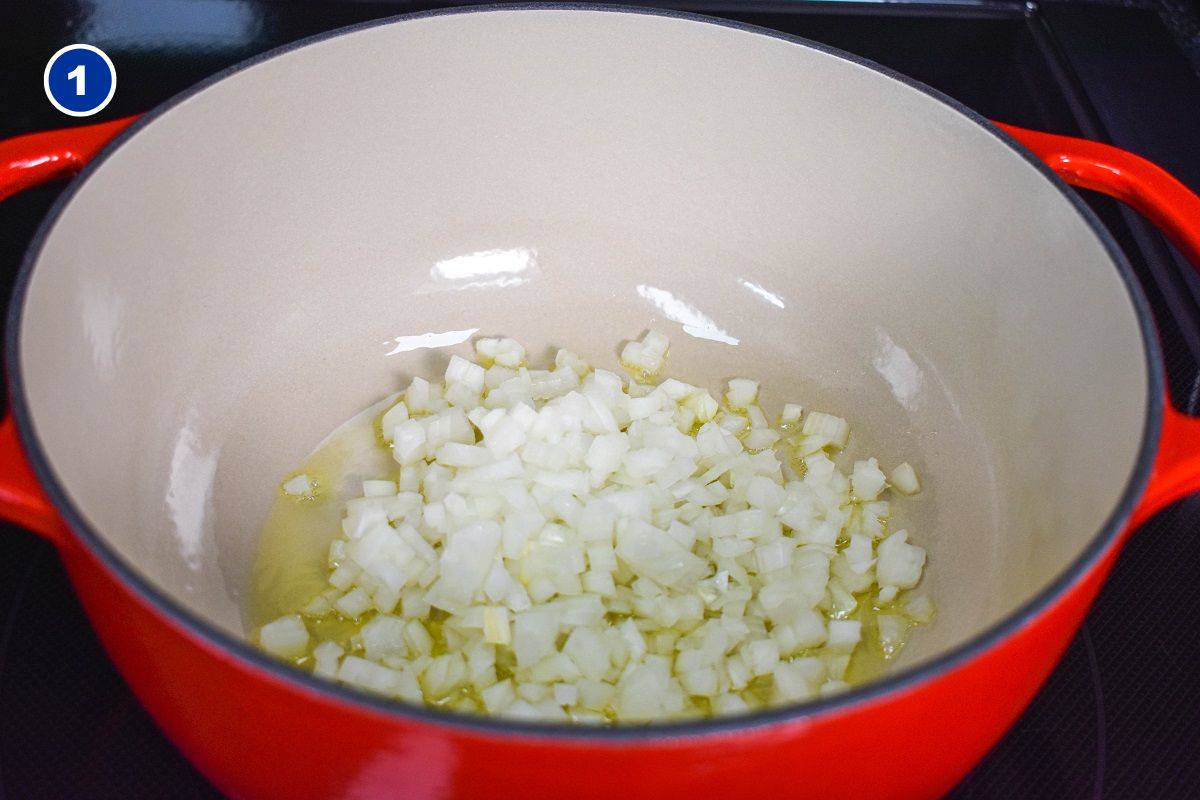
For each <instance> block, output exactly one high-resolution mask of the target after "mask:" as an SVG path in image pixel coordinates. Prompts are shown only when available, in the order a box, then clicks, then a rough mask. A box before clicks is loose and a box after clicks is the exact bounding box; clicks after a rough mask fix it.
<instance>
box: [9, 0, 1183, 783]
mask: <svg viewBox="0 0 1200 800" xmlns="http://www.w3.org/2000/svg"><path fill="white" fill-rule="evenodd" d="M1171 1H1172V2H1174V3H1175V5H1177V6H1178V5H1179V3H1178V1H1177V0H1171ZM663 4H664V3H660V5H663ZM0 5H3V6H4V8H3V9H0V137H4V136H11V135H13V134H16V133H21V132H25V131H30V130H38V129H44V128H51V127H64V126H66V125H69V124H78V123H77V122H75V121H72V120H69V119H67V118H66V117H63V116H62V115H60V114H58V112H56V111H54V110H53V109H52V108H51V107H50V105H49V104H48V103H47V101H46V99H45V97H44V95H43V94H42V87H41V74H42V69H43V66H44V64H45V62H46V59H47V58H48V57H49V56H50V54H51V53H53V52H54V51H55V50H57V49H58V48H59V47H61V46H63V45H65V44H69V43H71V42H75V41H82V42H89V43H92V44H96V45H99V46H100V47H102V48H104V49H105V51H106V52H107V53H108V54H109V55H110V56H111V57H112V58H113V60H114V62H116V64H117V69H118V71H119V76H120V82H119V87H118V90H117V93H116V97H115V99H114V100H113V102H112V105H111V106H110V107H109V108H108V109H106V110H105V111H104V112H103V113H102V114H101V115H100V116H99V117H98V118H96V119H93V120H88V121H97V119H112V118H115V117H118V116H122V115H124V114H131V113H135V112H138V111H142V110H145V109H147V108H150V107H151V106H153V105H155V104H156V103H158V102H160V101H161V100H163V99H165V98H167V97H169V96H170V95H172V94H174V93H175V92H177V91H179V90H181V89H183V88H185V87H187V86H189V85H190V84H192V83H194V82H196V81H197V80H199V79H200V78H202V77H204V76H206V75H208V74H211V73H212V72H214V71H216V70H218V69H220V68H221V67H224V66H226V65H228V64H231V63H234V62H236V61H238V60H241V59H242V58H245V57H247V56H249V55H252V54H254V53H258V52H261V51H263V50H265V49H268V48H270V47H272V46H275V45H277V44H281V43H284V42H287V41H291V40H294V39H297V38H300V37H302V36H306V35H309V34H312V33H316V32H319V31H322V30H328V29H331V28H335V27H339V26H341V25H344V24H349V23H352V22H356V21H360V20H365V19H371V18H375V17H381V16H386V15H390V14H394V13H399V12H402V11H407V10H414V9H420V8H428V7H430V6H432V5H436V4H434V3H411V2H375V3H370V2H333V1H331V0H326V1H324V2H315V1H313V0H308V1H305V2H266V1H264V0H240V1H235V0H140V1H134V0H47V1H46V2H29V3H20V2H17V0H9V2H0ZM668 5H672V6H674V7H680V8H687V9H691V10H697V11H702V12H706V13H713V14H719V15H722V16H730V17H735V18H738V19H742V20H745V21H748V22H752V23H756V24H759V25H765V26H768V27H773V28H779V29H782V30H787V31H789V32H793V33H797V34H799V35H802V36H805V37H808V38H810V39H815V40H817V41H820V42H824V43H828V44H831V45H834V46H836V47H841V48H844V49H846V50H850V51H852V52H854V53H858V54H860V55H863V56H866V57H868V58H871V59H874V60H876V61H879V62H880V63H882V64H885V65H887V66H889V67H892V68H894V69H897V70H899V71H901V72H904V73H907V74H909V75H911V76H913V77H915V78H917V79H918V80H921V81H924V82H926V83H929V84H930V85H932V86H934V87H936V88H938V89H940V90H942V91H943V92H946V93H947V94H949V95H951V96H953V97H955V98H957V99H959V100H961V101H962V102H964V103H966V104H967V105H969V106H971V107H973V108H975V109H977V110H978V111H980V112H982V113H983V114H985V115H988V116H990V117H993V118H996V119H1000V120H1003V121H1006V122H1011V123H1015V124H1018V125H1024V126H1027V127H1034V128H1041V129H1044V130H1050V131H1055V132H1060V133H1069V134H1084V135H1088V136H1091V137H1094V138H1100V139H1105V140H1108V141H1112V142H1114V143H1116V144H1118V145H1121V146H1123V147H1126V148H1129V149H1132V150H1136V151H1138V152H1140V153H1142V154H1144V155H1147V156H1149V157H1150V158H1152V159H1154V160H1155V161H1157V162H1159V163H1160V164H1162V165H1163V166H1165V167H1167V168H1168V169H1170V170H1172V171H1173V172H1175V174H1176V175H1177V176H1179V177H1180V178H1181V179H1183V180H1184V181H1185V182H1187V183H1189V184H1190V185H1191V186H1192V187H1193V188H1194V189H1200V144H1198V143H1200V79H1197V76H1196V74H1195V72H1193V71H1192V69H1191V67H1190V65H1189V62H1188V61H1187V59H1186V58H1185V57H1184V55H1183V52H1182V50H1181V49H1180V48H1179V46H1178V42H1179V39H1178V38H1172V36H1171V35H1170V34H1169V32H1168V30H1167V28H1166V27H1165V26H1164V25H1163V23H1162V22H1161V21H1160V18H1159V16H1158V14H1157V13H1156V12H1155V11H1154V10H1153V9H1152V8H1150V7H1143V8H1125V7H1118V6H1113V5H1088V4H1064V5H1057V4H1045V5H1042V6H1041V7H1038V6H1035V5H1033V4H1031V3H1016V2H1005V1H1004V0H975V1H974V2H957V1H956V0H949V2H947V0H940V1H939V2H926V3H922V4H909V3H903V2H901V3H895V2H893V3H888V4H876V3H837V2H817V3H804V2H745V3H734V2H731V3H722V2H704V0H695V2H690V3H689V2H684V3H669V4H668ZM1175 18H1177V17H1175ZM60 189H61V186H52V187H46V188H42V189H37V190H34V191H31V192H28V193H26V194H24V195H21V196H18V197H17V198H14V199H12V200H10V201H7V202H6V203H4V204H3V205H2V206H0V288H2V290H3V292H4V295H3V296H5V297H7V294H8V290H9V288H10V286H11V281H12V278H13V275H14V273H15V270H16V268H17V265H18V262H19V260H20V257H21V253H22V252H23V250H24V248H25V246H26V244H27V243H28V241H29V239H30V237H31V236H32V234H33V231H34V228H35V227H36V224H37V222H38V220H39V219H40V218H41V216H42V215H43V214H45V212H46V211H47V209H48V208H49V206H50V203H51V202H52V201H53V199H54V197H55V196H56V195H57V193H58V191H59V190H60ZM1087 199H1088V201H1089V202H1090V203H1092V204H1093V205H1094V206H1095V208H1096V210H1097V211H1098V212H1099V214H1100V215H1101V218H1102V219H1103V220H1104V222H1105V223H1106V224H1107V225H1108V226H1109V227H1110V228H1111V229H1112V230H1113V232H1114V234H1115V235H1116V236H1117V239H1118V241H1119V242H1120V243H1121V245H1122V246H1123V247H1124V248H1125V250H1126V252H1127V253H1128V254H1129V256H1130V260H1131V261H1132V262H1133V264H1134V266H1135V268H1136V270H1137V271H1138V274H1139V276H1141V278H1142V280H1143V282H1144V284H1145V285H1146V286H1147V287H1148V293H1149V295H1150V298H1151V302H1152V305H1153V306H1154V310H1155V312H1156V314H1157V315H1158V319H1159V320H1160V328H1161V331H1162V339H1163V345H1164V350H1165V352H1166V356H1167V366H1168V372H1169V379H1170V383H1171V388H1172V391H1173V393H1174V394H1175V396H1176V397H1179V398H1183V399H1185V400H1187V401H1188V402H1189V403H1191V404H1192V405H1195V404H1196V402H1197V400H1198V399H1200V382H1198V380H1197V374H1198V371H1200V370H1198V367H1197V364H1198V359H1197V356H1198V355H1200V301H1198V298H1200V281H1198V280H1197V278H1196V275H1195V274H1194V273H1193V272H1192V271H1191V270H1190V269H1188V268H1187V267H1186V265H1185V264H1184V263H1183V262H1182V261H1180V260H1179V259H1178V258H1177V257H1176V256H1175V255H1174V254H1173V253H1172V252H1171V251H1170V250H1169V248H1167V247H1166V246H1165V244H1164V242H1163V240H1162V238H1161V237H1160V236H1159V235H1158V234H1157V233H1155V232H1154V231H1152V230H1150V229H1148V228H1147V227H1146V226H1145V225H1144V223H1143V222H1142V221H1141V220H1140V219H1139V218H1138V217H1136V215H1134V214H1132V213H1130V212H1128V211H1124V210H1122V209H1119V208H1117V207H1116V206H1115V205H1114V204H1113V203H1111V202H1109V201H1107V200H1104V199H1102V198H1098V197H1095V196H1091V195H1089V196H1088V198H1087ZM1198 532H1200V496H1198V497H1193V498H1191V499H1189V500H1186V501H1184V502H1181V503H1179V504H1177V505H1176V506H1174V507H1172V508H1170V509H1167V510H1166V511H1165V512H1163V513H1162V514H1160V515H1159V516H1158V517H1156V518H1155V519H1153V520H1151V521H1150V522H1149V523H1148V524H1147V525H1146V526H1144V527H1143V529H1142V530H1140V531H1138V533H1137V534H1136V535H1135V536H1134V537H1133V539H1132V541H1131V543H1130V544H1129V546H1128V547H1127V549H1126V551H1125V552H1124V553H1123V554H1122V556H1121V559H1120V561H1119V562H1118V564H1117V566H1116V569H1115V570H1114V572H1113V574H1112V576H1111V578H1110V579H1109V582H1108V584H1107V585H1106V587H1105V589H1104V591H1103V593H1102V594H1101V596H1100V598H1099V601H1098V602H1097V604H1096V607H1095V608H1094V609H1093V611H1092V613H1091V614H1090V615H1089V617H1088V618H1087V621H1086V622H1085V624H1084V626H1083V628H1082V630H1081V631H1080V633H1079V635H1078V636H1077V637H1076V639H1075V641H1074V642H1073V644H1072V645H1071V647H1070V649H1069V650H1068V651H1067V654H1066V656H1065V658H1064V659H1063V662H1062V664H1061V665H1060V666H1059V667H1058V669H1057V670H1056V671H1055V672H1054V674H1053V675H1052V676H1051V678H1050V680H1049V681H1048V682H1047V684H1046V686H1045V688H1044V689H1043V691H1042V692H1041V693H1040V694H1039V695H1038V697H1037V698H1036V699H1035V700H1034V701H1033V704H1032V705H1031V706H1030V708H1029V709H1028V711H1027V712H1026V713H1025V714H1024V716H1023V717H1022V718H1021V719H1020V721H1019V722H1018V723H1017V725H1016V727H1015V728H1014V729H1013V730H1012V731H1011V732H1010V733H1009V734H1008V735H1007V737H1005V739H1004V740H1003V741H1002V742H1001V743H1000V744H999V745H998V746H997V747H996V748H995V749H994V750H993V751H992V753H991V754H990V755H989V756H988V757H987V758H986V759H985V760H984V762H983V763H982V764H980V765H979V766H978V767H977V768H976V769H975V770H974V772H972V773H971V775H970V776H969V777H967V778H966V779H965V780H964V781H963V782H962V784H960V785H959V786H958V787H957V788H956V789H955V790H954V792H953V793H952V794H951V796H952V797H954V798H971V799H972V800H985V799H991V798H997V799H1000V798H1003V799H1005V800H1008V799H1009V798H1031V799H1033V798H1054V800H1073V799H1074V798H1100V797H1109V798H1142V797H1147V798H1195V797H1200V669H1198V668H1197V663H1198V662H1200V634H1198V633H1197V632H1196V628H1197V624H1196V620H1198V619H1200V586H1198V584H1197V580H1196V579H1197V576H1200V541H1197V539H1198V538H1200V537H1198V536H1197V533H1198ZM914 735H920V732H919V731H916V732H914ZM331 757H336V755H334V754H331ZM217 796H218V795H217V794H216V792H215V791H214V790H213V789H212V788H211V787H210V786H209V785H208V784H207V783H206V782H205V781H204V779H203V778H201V777H200V776H199V775H198V774H197V773H196V772H195V770H194V769H192V768H191V767H190V766H189V765H188V764H187V762H185V761H184V760H183V758H182V757H181V756H180V755H179V754H178V753H177V752H176V751H175V750H174V749H173V748H172V747H171V745H170V744H169V743H168V742H167V741H166V740H165V739H164V738H163V736H162V734H160V733H159V732H158V730H157V728H155V727H154V724H153V723H152V722H151V720H150V719H149V717H148V716H147V715H146V713H145V712H144V711H143V710H142V709H141V708H140V707H139V706H138V704H137V702H136V701H135V700H134V699H133V697H132V696H131V695H130V693H129V690H128V689H127V688H126V686H125V684H124V683H123V682H122V681H121V679H120V677H119V676H118V675H117V674H116V672H115V671H114V670H113V668H112V666H111V665H110V664H109V662H108V660H107V659H106V658H105V655H104V653H103V651H102V650H101V648H100V646H99V644H98V643H97V641H96V639H95V637H94V636H93V635H92V633H91V631H90V629H89V628H88V625H87V622H86V620H85V619H84V616H83V612H82V610H81V609H80V607H79V604H78V603H77V602H76V600H75V598H74V595H73V594H72V592H71V588H70V585H69V584H68V582H67V580H66V577H65V575H64V573H63V570H62V568H61V566H60V565H59V563H58V561H57V559H56V557H55V553H54V551H53V548H51V547H50V546H49V545H47V544H45V543H44V542H42V541H40V540H38V539H36V538H35V537H33V536H32V535H30V534H28V533H24V532H22V531H20V530H17V529H15V528H11V527H5V528H4V529H3V530H0V800H3V799H4V798H10V797H11V798H41V797H53V798H58V797H71V798H75V797H80V798H82V797H87V798H108V797H111V798H160V797H162V798H167V797H169V798H189V797H197V798H213V797H217Z"/></svg>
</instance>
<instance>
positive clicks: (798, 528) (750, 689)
mask: <svg viewBox="0 0 1200 800" xmlns="http://www.w3.org/2000/svg"><path fill="white" fill-rule="evenodd" d="M668 349H669V342H668V341H667V339H666V337H664V336H662V335H661V334H659V333H657V332H654V331H651V332H649V333H647V334H646V335H645V336H643V337H642V338H641V340H639V341H634V342H629V343H627V344H626V345H625V347H624V348H623V349H622V351H621V364H622V366H623V367H624V368H625V369H626V370H628V371H629V372H631V373H632V374H633V375H634V376H635V378H636V381H634V382H629V381H626V380H624V379H623V378H621V377H620V376H619V375H617V374H615V373H612V372H608V371H605V370H600V369H593V368H592V367H590V366H589V365H588V364H587V363H586V362H584V361H583V360H582V359H581V358H579V356H576V355H574V354H573V353H570V352H569V351H566V350H560V351H559V352H558V355H557V356H556V357H555V360H554V367H553V369H532V368H530V367H528V366H527V365H526V362H525V359H526V353H525V349H524V348H523V347H522V346H521V345H520V344H519V343H517V342H516V341H514V340H512V339H504V338H484V339H479V340H477V341H476V342H475V354H476V360H474V361H472V360H469V359H466V358H463V357H460V356H453V357H452V358H451V359H450V362H449V364H448V365H447V367H446V370H445V373H444V375H443V376H442V379H441V381H438V382H433V381H429V380H426V379H423V378H414V379H413V380H412V382H411V384H410V385H409V386H408V388H407V389H406V390H405V391H404V392H403V393H402V395H397V398H398V399H396V401H395V402H393V403H391V405H390V406H389V407H388V408H387V410H386V411H385V412H384V413H383V414H382V417H381V418H380V419H379V430H380V431H381V433H382V438H383V441H384V442H386V443H387V445H386V446H387V447H388V448H389V449H390V450H391V457H392V459H393V460H394V462H395V466H394V467H393V469H394V470H395V471H394V472H393V473H392V474H390V475H380V476H367V479H366V480H362V482H361V488H362V496H361V497H358V498H354V499H352V500H350V501H348V502H347V503H346V505H345V516H344V518H343V520H342V523H341V528H340V531H336V532H335V533H337V534H338V535H337V537H336V538H334V539H333V541H332V542H331V543H330V545H329V548H328V553H327V555H328V558H327V563H325V564H324V565H323V567H324V568H326V569H327V570H328V571H327V573H326V577H327V583H328V586H326V587H324V588H323V590H322V591H321V592H319V593H317V594H316V595H315V596H313V597H312V598H311V599H309V600H308V601H306V602H304V603H302V604H300V605H299V609H300V613H298V614H288V615H285V616H283V617H280V618H279V619H276V620H274V621H273V622H270V623H268V624H266V625H263V626H262V627H261V628H260V629H259V630H258V632H257V639H258V642H259V644H260V645H261V646H262V647H263V649H264V650H266V651H268V652H270V653H272V654H273V655H275V656H277V657H279V658H282V659H286V660H289V661H292V662H294V663H296V664H298V665H299V666H301V667H306V668H310V669H312V671H313V672H314V673H315V674H316V675H319V676H321V677H324V678H327V679H330V680H337V681H340V682H342V683H344V684H347V685H349V686H354V687H356V688H359V689H361V690H363V691H367V692H372V693H376V694H380V695H383V696H386V697H391V698H396V699H399V700H403V701H406V702H415V703H426V704H430V705H436V706H440V707H446V708H451V709H455V710H466V711H475V712H479V713H487V714H495V715H501V716H506V717H510V718H517V719H535V720H542V721H547V720H550V721H562V722H568V721H571V722H575V723H580V724H597V723H605V722H613V721H616V722H624V721H647V720H658V719H666V718H676V717H688V716H697V715H703V714H742V713H748V712H750V711H754V710H756V709H760V708H763V707H766V706H771V705H778V704H782V703H794V702H801V701H805V700H808V699H811V698H814V697H817V696H828V695H831V694H835V693H837V692H842V691H846V690H847V689H848V688H849V684H848V683H847V682H846V681H847V666H848V664H849V663H850V661H851V658H852V656H855V654H857V653H860V652H862V650H860V648H875V650H877V651H882V652H883V654H884V657H885V658H890V657H892V656H894V655H895V654H896V653H897V652H899V650H900V648H901V647H903V644H904V641H905V638H906V636H907V634H908V631H909V628H910V627H911V626H912V625H914V624H918V623H923V622H928V621H929V620H930V619H931V618H932V616H933V604H932V602H931V601H930V600H929V598H928V597H927V596H926V595H923V594H921V595H915V594H912V593H911V592H907V591H903V590H907V589H911V588H912V587H914V586H916V585H917V583H918V582H919V581H920V579H921V576H922V573H923V571H924V566H925V558H926V556H925V551H924V550H923V549H922V548H920V547H918V546H916V545H914V544H912V543H911V542H909V541H908V533H907V531H904V530H900V531H894V532H893V531H891V530H889V524H890V521H891V516H892V511H891V506H890V504H889V502H888V501H887V500H881V499H879V498H880V495H881V493H882V492H883V491H884V489H885V488H887V487H888V486H890V487H891V488H892V489H894V490H895V491H896V492H898V493H900V494H911V493H914V492H916V491H918V490H919V488H920V485H919V483H918V481H917V477H916V473H915V471H914V470H913V469H912V467H911V466H910V465H909V464H907V463H903V464H900V465H899V466H897V467H896V468H895V469H894V470H892V472H891V474H890V476H886V477H885V475H884V473H883V472H882V471H881V470H880V469H879V464H878V461H877V460H876V459H874V458H865V459H862V460H859V461H856V462H854V464H853V465H852V467H851V468H850V469H849V470H848V471H844V470H843V469H842V468H839V465H838V464H837V463H835V461H834V454H835V453H836V451H839V450H841V449H842V448H844V447H845V446H846V445H847V443H848V439H849V435H850V426H849V424H848V423H847V422H846V420H844V419H842V418H840V417H837V416H834V415H832V414H828V413H824V412H819V411H814V412H810V413H808V414H807V415H806V414H805V412H804V409H803V407H802V406H801V405H799V404H797V403H788V404H787V405H785V406H784V407H783V410H782V412H781V413H780V414H779V416H778V417H777V419H778V423H777V425H775V426H772V425H771V424H770V423H769V422H768V417H767V415H766V413H765V412H764V410H763V408H762V407H761V406H760V405H759V394H760V387H759V384H758V382H757V381H754V380H750V379H747V378H734V379H732V380H730V381H729V383H728V386H727V388H726V391H725V392H724V394H723V395H721V396H722V398H723V402H718V401H717V399H715V398H714V396H713V395H712V394H711V393H710V392H709V391H707V390H706V389H703V388H701V387H698V386H695V385H692V384H690V383H686V382H683V381H680V380H676V379H671V378H668V379H665V380H662V381H661V382H657V383H656V382H655V376H657V375H658V374H659V373H660V372H661V371H662V370H663V367H664V365H665V360H666V357H667V352H668ZM339 477H340V476H339ZM357 477H358V476H355V479H357ZM315 487H316V484H315V482H314V481H312V480H311V479H310V478H309V476H307V475H303V474H301V475H296V476H294V477H293V478H291V479H289V480H288V481H287V482H285V483H284V484H283V491H284V492H285V493H286V494H289V495H294V496H300V497H312V496H313V493H314V490H315ZM313 505H314V506H317V505H319V503H313ZM902 592H903V593H902ZM327 620H340V621H339V622H338V623H337V624H336V625H334V626H329V627H326V625H325V623H326V621H327ZM310 623H311V624H310ZM310 628H311V630H313V631H314V632H319V631H325V630H341V631H345V630H351V631H352V633H351V634H349V635H348V636H349V638H348V640H347V638H339V639H337V640H336V641H335V640H333V639H322V638H321V637H320V636H317V637H312V636H310V635H309V629H310ZM864 636H866V637H867V638H868V639H869V640H870V641H863V639H864ZM855 657H857V656H855ZM850 674H851V675H853V674H854V670H851V671H850Z"/></svg>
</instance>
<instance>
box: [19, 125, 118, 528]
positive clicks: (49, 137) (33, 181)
mask: <svg viewBox="0 0 1200 800" xmlns="http://www.w3.org/2000/svg"><path fill="white" fill-rule="evenodd" d="M135 119H137V117H136V116H133V117H124V118H122V119H116V120H113V121H111V122H101V123H99V124H96V125H82V126H78V127H74V128H63V129H61V130H54V131H46V132H44V133H30V134H26V135H24V136H16V137H14V138H12V139H6V140H4V141H0V200H4V199H6V198H8V197H12V196H13V195H14V194H16V193H17V192H20V191H23V190H25V189H29V188H32V187H34V186H37V185H38V184H41V183H46V182H48V181H52V180H56V179H58V178H66V177H70V176H71V175H74V174H75V173H76V172H78V171H79V170H80V169H82V168H83V165H84V164H86V163H87V162H88V161H90V160H91V159H92V157H93V156H95V155H96V153H98V152H100V149H101V148H103V147H104V145H106V144H108V143H109V142H110V141H112V139H113V137H115V136H116V135H117V134H118V133H120V132H121V131H123V130H124V129H125V128H127V127H129V124H130V123H131V122H133V121H134V120H135ZM0 518H2V519H6V520H8V521H9V522H14V523H16V524H18V525H21V526H23V527H26V528H29V529H30V530H32V531H34V532H35V533H39V534H41V535H42V536H44V537H46V538H47V539H49V540H50V541H51V542H53V543H54V544H55V545H58V546H59V547H61V546H62V545H63V544H64V543H65V542H66V541H67V533H66V526H65V525H64V523H63V521H62V519H61V517H59V515H58V512H57V511H55V509H54V504H53V503H51V502H50V500H49V498H47V497H46V493H45V492H44V491H43V490H42V487H41V486H40V485H39V484H38V481H37V477H36V476H35V475H34V474H33V470H32V469H30V467H29V461H28V460H27V459H26V457H25V452H24V450H23V449H22V448H21V440H20V437H19V436H18V435H17V426H16V425H15V424H14V423H13V419H12V417H11V416H5V418H4V420H3V421H0Z"/></svg>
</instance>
